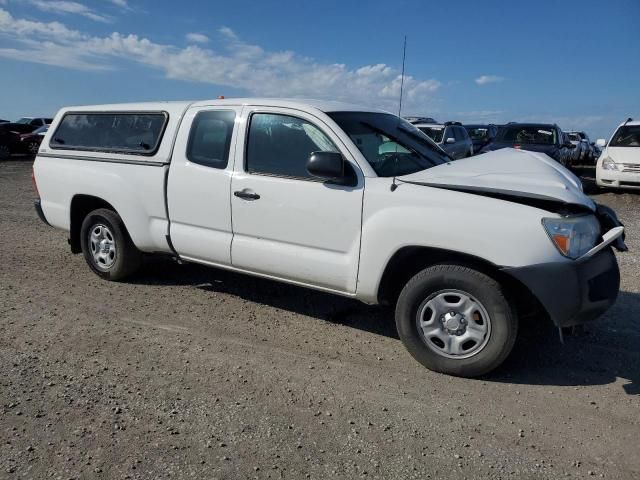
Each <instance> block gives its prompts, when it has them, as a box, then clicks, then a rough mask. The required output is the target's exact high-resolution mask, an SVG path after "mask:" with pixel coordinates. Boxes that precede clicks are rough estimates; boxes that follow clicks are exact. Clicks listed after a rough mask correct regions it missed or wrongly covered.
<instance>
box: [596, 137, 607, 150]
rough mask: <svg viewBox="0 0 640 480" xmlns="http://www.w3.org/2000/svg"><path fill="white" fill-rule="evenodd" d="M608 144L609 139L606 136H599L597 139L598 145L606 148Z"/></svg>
mask: <svg viewBox="0 0 640 480" xmlns="http://www.w3.org/2000/svg"><path fill="white" fill-rule="evenodd" d="M606 146H607V141H606V140H605V139H604V138H599V139H597V140H596V147H600V148H604V147H606Z"/></svg>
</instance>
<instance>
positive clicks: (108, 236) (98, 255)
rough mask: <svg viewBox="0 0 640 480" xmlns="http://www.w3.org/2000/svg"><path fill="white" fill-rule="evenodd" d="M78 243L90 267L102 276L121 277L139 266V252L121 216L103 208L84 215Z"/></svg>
mask: <svg viewBox="0 0 640 480" xmlns="http://www.w3.org/2000/svg"><path fill="white" fill-rule="evenodd" d="M80 244H81V247H82V253H83V254H84V258H85V260H86V261H87V264H88V265H89V267H90V268H91V270H93V271H94V272H95V273H96V274H97V275H98V276H99V277H102V278H104V279H107V280H121V279H123V278H125V277H127V276H128V275H131V274H132V273H134V272H135V271H136V270H137V269H138V268H139V267H140V263H141V260H142V254H141V253H140V251H139V250H138V249H137V248H136V246H135V245H134V244H133V242H132V241H131V238H130V237H129V233H128V232H127V229H126V228H125V226H124V223H123V222H122V219H121V218H120V216H119V215H118V214H117V213H115V212H113V211H111V210H108V209H106V208H100V209H98V210H94V211H93V212H91V213H89V214H88V215H87V216H86V218H85V219H84V221H83V222H82V228H81V229H80Z"/></svg>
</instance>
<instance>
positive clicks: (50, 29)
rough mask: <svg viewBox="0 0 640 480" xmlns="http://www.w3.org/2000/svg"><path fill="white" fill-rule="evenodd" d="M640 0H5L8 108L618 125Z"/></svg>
mask: <svg viewBox="0 0 640 480" xmlns="http://www.w3.org/2000/svg"><path fill="white" fill-rule="evenodd" d="M639 18H640V1H638V0H609V1H604V0H602V1H589V0H581V1H570V0H567V1H560V0H558V1H553V0H537V1H536V2H516V1H497V0H495V1H493V0H483V1H482V2H478V1H466V0H465V1H463V0H457V1H455V2H443V1H430V2H426V1H405V0H394V1H391V0H389V1H379V0H375V1H374V0H371V1H368V2H364V1H356V0H353V1H347V0H343V1H334V0H322V1H312V0H309V1H300V0H296V1H290V0H280V1H267V0H262V1H258V0H255V1H247V0H234V1H232V2H230V1H224V2H214V1H204V0H192V1H189V0H183V1H181V2H178V1H173V0H171V1H169V0H155V1H150V0H101V1H98V0H74V1H67V0H65V1H58V0H0V118H9V119H15V118H17V117H19V116H22V115H33V116H35V115H52V114H53V113H54V112H55V111H56V110H57V109H58V108H60V107H62V106H65V105H78V104H94V103H110V102H128V101H144V100H178V99H204V98H213V97H216V96H218V95H221V94H223V95H226V96H238V95H242V96H248V95H260V96H279V97H283V96H296V97H309V98H335V99H340V100H345V101H351V102H353V103H362V104H367V105H372V106H379V107H382V108H387V109H392V110H396V109H397V101H398V100H397V98H398V92H399V84H400V82H399V80H400V76H399V75H400V68H401V60H402V57H401V55H402V41H403V36H404V35H405V34H406V35H407V36H408V46H407V67H406V75H407V76H406V78H405V87H406V88H405V99H404V106H405V107H404V108H403V113H404V114H424V115H432V116H435V117H436V118H438V119H441V120H450V119H451V120H461V121H463V122H485V121H494V122H505V121H517V120H522V121H555V122H557V123H558V124H560V126H561V127H562V128H564V129H565V130H570V129H585V130H587V131H588V132H589V133H590V134H591V136H592V137H593V138H595V137H603V136H609V135H610V134H611V131H612V129H613V128H614V127H615V126H616V125H617V124H618V123H619V122H621V121H623V120H624V119H626V118H627V117H628V116H632V117H638V116H640V93H639V91H638V86H637V84H638V78H640V54H639V52H638V47H639V46H640V26H639V24H638V19H639Z"/></svg>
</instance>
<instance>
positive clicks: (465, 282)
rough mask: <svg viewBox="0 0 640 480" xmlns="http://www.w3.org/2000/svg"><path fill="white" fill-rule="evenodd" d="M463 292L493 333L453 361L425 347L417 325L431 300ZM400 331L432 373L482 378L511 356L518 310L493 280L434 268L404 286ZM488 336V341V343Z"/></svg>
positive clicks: (453, 269) (471, 272) (398, 308)
mask: <svg viewBox="0 0 640 480" xmlns="http://www.w3.org/2000/svg"><path fill="white" fill-rule="evenodd" d="M449 289H450V290H457V291H461V292H465V293H467V294H468V296H469V297H470V298H472V299H473V300H475V301H477V302H479V304H481V305H482V307H483V308H484V309H485V310H486V312H487V314H488V316H489V318H490V322H489V325H490V330H489V333H488V334H487V335H486V336H485V340H484V343H483V345H484V346H482V345H480V344H478V347H477V348H478V350H477V352H476V353H472V354H471V356H468V357H464V358H449V357H446V356H442V355H441V354H439V353H437V352H436V351H434V348H433V347H429V346H428V345H427V342H428V340H426V339H425V337H424V336H423V335H422V333H421V330H420V327H418V324H417V321H418V320H417V318H418V309H419V308H420V306H421V305H422V304H423V302H424V301H425V300H427V299H429V298H430V296H432V295H434V294H437V293H439V292H441V291H445V290H449ZM396 327H397V329H398V334H399V336H400V339H401V340H402V343H404V345H405V347H406V348H407V350H409V353H411V355H412V356H413V357H414V358H415V359H416V360H417V361H418V362H420V363H421V364H422V365H424V366H425V367H427V368H428V369H430V370H433V371H436V372H440V373H446V374H448V375H454V376H459V377H478V376H481V375H484V374H486V373H489V372H490V371H492V370H493V369H495V368H496V367H498V366H499V365H500V364H501V363H502V362H503V361H504V360H505V359H506V358H507V356H508V355H509V353H510V352H511V349H512V348H513V345H514V343H515V340H516V336H517V332H518V319H517V316H516V313H515V309H514V308H513V307H512V305H511V304H510V302H509V301H508V300H507V298H506V296H505V293H504V291H503V289H502V288H501V286H500V284H499V283H498V282H496V281H495V280H494V279H493V278H491V277H489V276H487V275H485V274H484V273H481V272H478V271H477V270H473V269H471V268H467V267H463V266H460V265H448V264H441V265H434V266H431V267H429V268H426V269H424V270H422V271H421V272H419V273H418V274H417V275H415V276H414V277H413V278H412V279H411V280H409V282H408V283H407V284H406V285H405V287H404V288H403V290H402V292H401V293H400V297H399V299H398V303H397V305H396ZM487 336H488V339H487Z"/></svg>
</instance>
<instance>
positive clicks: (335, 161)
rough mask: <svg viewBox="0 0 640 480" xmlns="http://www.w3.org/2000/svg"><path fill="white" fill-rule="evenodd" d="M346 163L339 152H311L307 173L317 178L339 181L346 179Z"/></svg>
mask: <svg viewBox="0 0 640 480" xmlns="http://www.w3.org/2000/svg"><path fill="white" fill-rule="evenodd" d="M344 163H345V162H344V158H343V157H342V155H341V154H340V153H338V152H311V155H310V156H309V161H308V162H307V172H309V174H310V175H312V176H314V177H317V178H322V179H324V180H332V181H338V180H342V179H343V178H344V168H345V165H344Z"/></svg>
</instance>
